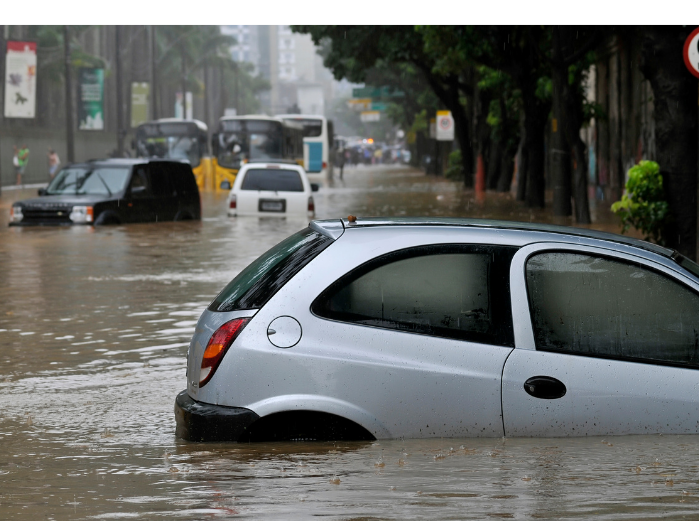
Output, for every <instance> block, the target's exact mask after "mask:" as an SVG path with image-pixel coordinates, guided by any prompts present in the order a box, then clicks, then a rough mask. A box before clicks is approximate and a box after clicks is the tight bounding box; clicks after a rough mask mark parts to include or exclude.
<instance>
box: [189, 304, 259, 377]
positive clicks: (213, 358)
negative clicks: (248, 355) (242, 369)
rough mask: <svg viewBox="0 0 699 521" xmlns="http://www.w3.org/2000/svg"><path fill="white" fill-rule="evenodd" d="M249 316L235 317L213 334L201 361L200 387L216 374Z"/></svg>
mask: <svg viewBox="0 0 699 521" xmlns="http://www.w3.org/2000/svg"><path fill="white" fill-rule="evenodd" d="M249 321H250V319H249V318H235V319H233V320H231V321H229V322H226V323H225V324H223V325H222V326H221V327H219V328H218V329H217V330H216V332H215V333H214V334H213V335H212V336H211V339H210V340H209V343H208V344H207V346H206V350H205V351H204V358H203V359H202V361H201V371H200V372H199V387H200V388H201V387H204V386H205V385H206V384H207V382H208V381H209V380H211V377H212V376H214V373H215V372H216V369H218V366H219V364H220V363H221V360H223V357H224V356H225V354H226V351H228V348H229V347H231V344H232V343H233V341H234V340H235V339H236V338H237V337H238V335H239V334H240V333H241V331H242V330H243V328H244V327H245V325H246V324H247V323H248V322H249Z"/></svg>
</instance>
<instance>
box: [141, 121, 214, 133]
mask: <svg viewBox="0 0 699 521" xmlns="http://www.w3.org/2000/svg"><path fill="white" fill-rule="evenodd" d="M149 123H194V124H195V125H196V126H197V127H199V129H200V130H203V131H204V132H206V131H208V130H209V128H208V127H207V126H206V123H204V122H203V121H199V120H198V119H182V118H160V119H155V120H153V121H146V123H145V124H146V125H147V124H149Z"/></svg>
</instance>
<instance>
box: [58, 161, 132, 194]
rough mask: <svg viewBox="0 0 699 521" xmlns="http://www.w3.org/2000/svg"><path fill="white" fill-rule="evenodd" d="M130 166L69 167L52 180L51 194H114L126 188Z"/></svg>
mask: <svg viewBox="0 0 699 521" xmlns="http://www.w3.org/2000/svg"><path fill="white" fill-rule="evenodd" d="M128 179H129V167H127V166H126V167H97V168H94V169H90V168H88V167H69V168H64V169H63V170H61V171H60V172H59V173H58V175H57V176H56V177H55V178H54V180H53V181H51V184H49V186H48V188H47V189H46V193H47V194H49V195H65V194H76V195H86V194H89V195H112V194H115V193H117V192H121V191H122V190H124V189H125V188H126V182H127V181H128Z"/></svg>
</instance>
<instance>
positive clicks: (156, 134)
mask: <svg viewBox="0 0 699 521" xmlns="http://www.w3.org/2000/svg"><path fill="white" fill-rule="evenodd" d="M136 146H137V149H138V155H139V156H140V157H148V158H153V157H157V158H161V159H184V160H187V161H189V163H190V164H191V165H192V167H196V166H198V165H199V161H200V160H201V151H200V149H199V142H198V140H197V131H196V127H193V126H192V125H189V124H178V123H148V124H145V125H141V126H140V127H139V128H138V130H137V131H136Z"/></svg>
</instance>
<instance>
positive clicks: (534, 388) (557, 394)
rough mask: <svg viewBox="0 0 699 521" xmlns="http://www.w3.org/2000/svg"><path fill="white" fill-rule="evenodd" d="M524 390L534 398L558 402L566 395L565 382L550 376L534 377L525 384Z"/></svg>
mask: <svg viewBox="0 0 699 521" xmlns="http://www.w3.org/2000/svg"><path fill="white" fill-rule="evenodd" d="M524 390H525V391H526V392H527V394H529V395H531V396H533V397H534V398H541V399H542V400H556V399H557V398H563V397H564V396H565V394H566V386H565V385H563V382H561V381H560V380H557V379H555V378H552V377H550V376H532V377H531V378H530V379H529V380H527V381H526V382H524Z"/></svg>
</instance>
